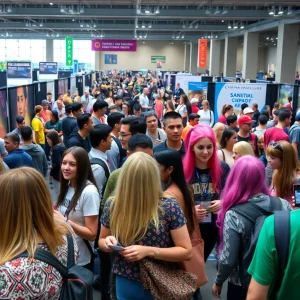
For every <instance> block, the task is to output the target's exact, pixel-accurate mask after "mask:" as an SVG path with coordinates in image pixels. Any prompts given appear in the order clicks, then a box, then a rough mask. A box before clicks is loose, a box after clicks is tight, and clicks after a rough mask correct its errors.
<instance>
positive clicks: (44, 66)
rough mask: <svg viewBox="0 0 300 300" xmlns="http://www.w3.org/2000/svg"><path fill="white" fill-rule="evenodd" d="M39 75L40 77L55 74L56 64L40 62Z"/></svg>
mask: <svg viewBox="0 0 300 300" xmlns="http://www.w3.org/2000/svg"><path fill="white" fill-rule="evenodd" d="M39 71H40V74H41V75H53V74H57V63H56V62H40V70H39Z"/></svg>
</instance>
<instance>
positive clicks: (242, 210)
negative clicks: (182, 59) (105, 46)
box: [0, 75, 300, 300]
mask: <svg viewBox="0 0 300 300" xmlns="http://www.w3.org/2000/svg"><path fill="white" fill-rule="evenodd" d="M117 79H118V80H114V79H111V80H110V79H108V78H103V79H102V84H101V85H98V84H97V85H95V86H94V87H93V89H91V90H90V91H88V90H86V91H85V92H84V95H83V96H82V97H79V96H78V95H75V96H74V97H73V98H72V97H71V94H70V92H69V91H68V92H67V93H66V94H65V95H59V96H58V99H56V100H55V101H54V100H53V99H52V95H50V94H48V95H47V99H45V100H43V101H42V103H41V105H37V106H36V107H35V116H34V118H33V119H32V121H31V124H30V126H29V124H25V120H24V118H23V117H22V116H18V117H17V118H16V128H15V129H14V130H12V131H11V132H9V133H7V134H6V135H5V137H4V139H0V151H1V159H0V194H1V195H2V197H1V200H0V202H1V209H0V227H1V228H2V234H1V235H0V299H59V297H60V290H61V288H62V287H63V282H64V277H63V274H61V273H60V272H59V271H58V270H56V269H55V267H54V266H53V265H49V263H46V262H44V261H41V260H39V259H35V260H31V258H33V257H35V253H36V251H37V249H43V250H46V251H47V252H49V253H50V255H51V256H52V257H54V258H55V259H56V260H58V261H59V262H60V263H61V264H62V265H63V266H64V267H67V266H68V261H67V260H68V259H67V257H68V252H69V251H70V248H69V245H68V237H70V236H71V237H72V238H73V241H74V250H73V251H74V259H75V262H76V265H78V266H80V267H81V268H84V269H87V270H89V271H90V272H93V273H94V274H98V275H97V276H95V278H94V282H93V287H94V289H97V290H99V291H101V299H103V300H107V299H121V300H125V299H126V300H134V299H163V298H166V299H202V297H201V287H202V286H203V285H204V284H206V283H207V281H208V278H207V275H206V271H205V264H206V261H207V259H208V257H209V256H210V254H213V255H215V256H216V258H217V259H218V264H217V275H216V278H215V279H214V282H215V283H214V285H213V286H212V294H213V296H215V297H216V298H220V297H221V296H222V287H223V285H224V284H225V282H226V281H228V289H227V299H228V300H243V299H245V300H246V299H248V300H260V299H261V300H265V299H275V298H272V297H273V296H274V295H275V297H276V299H283V298H284V297H286V298H287V299H292V300H293V299H298V293H297V288H296V285H297V281H298V279H299V275H298V273H299V272H298V271H297V269H296V266H297V264H298V263H299V262H300V261H299V257H298V256H297V242H298V239H300V238H299V236H300V235H299V233H300V222H299V217H298V214H299V211H297V210H296V206H295V203H294V197H293V196H294V185H297V184H300V165H299V160H300V111H296V112H294V116H295V124H293V125H292V124H291V119H292V116H293V111H292V107H289V106H287V107H285V106H284V107H280V106H279V105H278V104H277V103H275V104H274V109H273V110H272V111H271V110H270V109H267V110H265V111H259V110H258V106H257V104H255V103H254V104H253V105H252V107H251V108H250V107H248V105H247V104H243V105H242V109H241V111H239V112H236V111H234V108H233V107H232V106H231V105H229V104H228V105H224V107H223V109H222V113H221V115H220V117H219V118H218V120H217V122H215V119H214V116H215V114H214V112H213V111H212V110H210V106H209V101H208V100H206V99H203V97H202V96H201V93H199V95H198V96H197V97H195V96H194V97H193V98H192V99H189V97H188V96H187V95H186V94H185V91H184V90H183V89H182V88H181V87H180V84H179V83H178V84H177V85H176V88H175V90H174V91H167V90H165V89H164V87H163V82H162V80H161V79H154V78H151V79H148V80H147V79H146V78H144V77H143V76H138V77H128V76H125V75H124V76H119V77H118V78H117ZM289 103H290V102H289ZM291 125H292V126H291ZM46 181H48V186H49V187H50V190H51V193H50V190H49V188H48V186H47V182H46ZM292 210H294V211H293V212H291V214H290V215H289V220H290V228H291V231H290V235H289V236H290V240H289V241H288V242H289V249H290V250H289V251H290V252H289V254H288V259H287V262H286V264H285V265H284V273H283V274H281V273H280V272H279V269H280V268H279V265H280V263H281V261H280V257H281V255H282V253H281V254H280V252H279V249H278V245H277V242H276V241H277V239H276V227H275V226H274V220H275V223H276V213H275V212H277V211H281V212H290V211H292ZM255 233H256V234H255ZM274 237H275V238H274ZM24 252H25V253H27V256H26V255H24ZM96 256H98V258H99V259H100V270H96V264H95V257H96ZM78 270H79V272H80V270H81V269H80V268H79V269H78ZM183 271H185V272H183ZM281 277H282V278H281ZM271 295H273V296H272V297H271Z"/></svg>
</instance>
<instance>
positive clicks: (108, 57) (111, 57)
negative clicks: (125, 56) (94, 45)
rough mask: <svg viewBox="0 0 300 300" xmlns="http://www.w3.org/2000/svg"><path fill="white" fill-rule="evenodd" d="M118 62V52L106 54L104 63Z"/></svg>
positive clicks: (113, 63) (112, 63) (114, 63)
mask: <svg viewBox="0 0 300 300" xmlns="http://www.w3.org/2000/svg"><path fill="white" fill-rule="evenodd" d="M117 63H118V56H117V54H104V64H106V65H116V64H117Z"/></svg>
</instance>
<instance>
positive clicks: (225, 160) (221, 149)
mask: <svg viewBox="0 0 300 300" xmlns="http://www.w3.org/2000/svg"><path fill="white" fill-rule="evenodd" d="M220 150H221V152H222V155H223V161H225V162H226V159H225V154H224V151H223V150H222V149H220Z"/></svg>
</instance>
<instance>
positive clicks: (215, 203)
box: [207, 200, 221, 214]
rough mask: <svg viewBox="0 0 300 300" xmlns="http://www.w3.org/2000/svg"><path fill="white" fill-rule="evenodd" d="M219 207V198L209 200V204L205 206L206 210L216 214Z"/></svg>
mask: <svg viewBox="0 0 300 300" xmlns="http://www.w3.org/2000/svg"><path fill="white" fill-rule="evenodd" d="M220 208H221V201H220V200H213V201H211V205H210V206H208V207H207V211H209V212H212V213H213V214H217V213H218V211H219V210H220Z"/></svg>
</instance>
